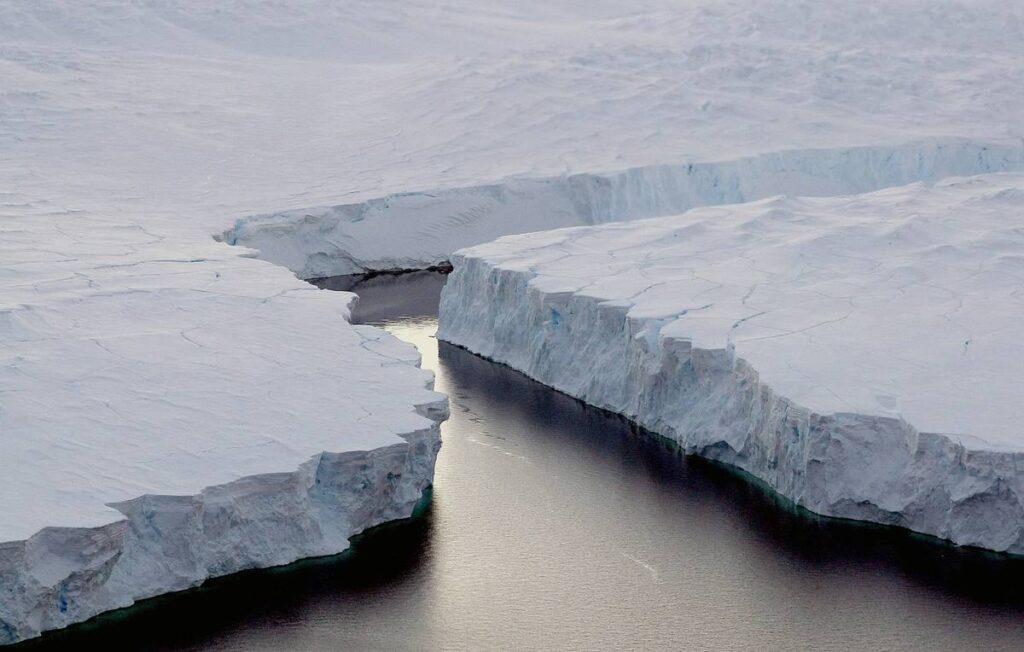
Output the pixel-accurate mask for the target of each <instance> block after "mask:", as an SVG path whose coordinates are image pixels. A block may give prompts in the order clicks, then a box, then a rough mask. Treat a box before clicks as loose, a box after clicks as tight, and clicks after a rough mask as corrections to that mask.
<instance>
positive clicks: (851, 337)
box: [438, 175, 1024, 553]
mask: <svg viewBox="0 0 1024 652" xmlns="http://www.w3.org/2000/svg"><path fill="white" fill-rule="evenodd" d="M1022 187H1024V177H1021V176H1019V175H989V176H985V177H975V178H965V179H954V180H949V181H946V182H942V183H939V184H937V185H936V186H934V187H927V186H924V185H921V184H914V185H911V186H906V187H901V188H894V189H890V190H885V191H880V192H876V193H872V194H866V195H856V196H850V197H840V198H829V199H808V198H802V199H793V198H783V197H777V198H769V199H765V200H762V201H759V202H753V203H750V204H744V205H735V206H721V207H717V208H705V209H695V210H692V211H690V212H687V213H684V214H682V215H679V216H673V217H666V218H655V219H650V220H643V221H638V222H631V223H620V224H611V225H602V226H596V227H579V228H569V229H561V230H556V231H550V232H544V233H534V234H527V235H520V236H507V237H505V238H501V239H499V240H497V241H495V242H493V243H490V244H486V245H481V246H477V247H473V248H470V249H465V250H463V251H461V252H458V253H457V254H455V255H454V256H453V264H454V266H455V270H454V272H453V273H452V274H451V276H450V279H449V281H448V284H447V285H446V287H445V290H444V294H443V296H442V304H441V316H440V325H439V330H438V337H439V338H441V339H443V340H445V341H448V342H451V343H454V344H457V345H459V346H463V347H466V348H468V349H469V350H471V351H473V352H475V353H478V354H480V355H483V356H486V357H488V358H491V359H494V360H497V361H499V362H502V363H505V364H508V365H510V366H511V367H513V368H515V369H518V370H520V371H522V372H524V373H526V374H527V375H529V376H531V377H533V378H535V379H537V380H539V381H540V382H542V383H545V384H547V385H550V386H551V387H554V388H555V389H558V390H560V391H563V392H566V393H567V394H570V395H572V396H575V397H577V398H580V399H582V400H584V401H586V402H587V403H590V404H592V405H595V406H597V407H601V408H604V409H608V410H612V411H615V412H618V413H620V414H622V415H625V416H627V417H629V418H630V419H633V420H634V421H636V422H637V423H639V424H640V425H642V426H644V427H646V428H648V429H650V430H651V431H653V432H656V433H658V434H661V435H663V436H665V437H667V438H669V439H671V440H673V441H675V442H676V443H678V444H679V446H680V447H681V448H682V449H683V450H684V451H686V452H687V453H693V454H698V455H701V456H704V457H707V458H709V459H713V460H717V461H720V462H724V463H726V464H729V465H732V466H735V467H738V468H739V469H742V470H743V471H745V472H747V473H750V474H751V475H753V476H754V477H756V478H758V479H759V480H761V481H763V482H764V483H765V484H767V485H768V486H769V487H771V488H772V489H774V490H775V491H777V492H779V493H781V494H783V495H784V496H786V497H788V498H790V499H791V500H792V501H793V502H795V503H796V504H798V505H800V506H803V507H805V508H807V509H809V510H811V511H814V512H817V513H820V514H825V515H829V516H836V517H842V518H850V519H858V520H864V521H872V522H876V523H882V524H888V525H896V526H900V527H904V528H909V529H911V530H914V531H917V532H922V533H925V534H929V535H934V536H936V537H941V538H944V539H949V540H950V541H953V542H955V543H957V544H961V545H971V546H979V547H983V548H988V549H991V550H997V551H1008V552H1013V553H1024V506H1022V503H1021V499H1022V497H1024V473H1022V472H1021V471H1020V468H1021V462H1022V461H1024V431H1022V430H1021V423H1024V415H1022V414H1021V401H1020V397H1021V396H1024V367H1021V364H1020V360H1022V359H1024V345H1022V343H1021V340H1020V337H1019V319H1020V315H1021V314H1024V302H1022V301H1024V299H1022V298H1024V233H1022V231H1021V228H1020V227H1019V224H1020V220H1021V216H1022V215H1024V192H1022V191H1021V188H1022Z"/></svg>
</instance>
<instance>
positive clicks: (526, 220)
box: [221, 140, 1024, 278]
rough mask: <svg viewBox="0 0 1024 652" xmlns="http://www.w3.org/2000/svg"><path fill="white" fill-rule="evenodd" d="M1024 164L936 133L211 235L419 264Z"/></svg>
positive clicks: (278, 258)
mask: <svg viewBox="0 0 1024 652" xmlns="http://www.w3.org/2000/svg"><path fill="white" fill-rule="evenodd" d="M1014 170H1024V146H1022V145H1021V144H1019V143H1016V144H998V143H979V142H971V141H964V140H943V141H930V142H919V143H907V144H905V145H897V146H875V147H854V148H848V149H847V148H840V149H834V150H797V151H781V152H774V153H771V154H764V155H759V156H752V157H747V158H742V159H737V160H732V161H717V162H704V163H688V164H685V165H657V166H646V167H638V168H632V169H629V170H624V171H621V172H614V173H607V174H590V173H581V174H573V175H565V176H559V177H550V178H541V179H511V180H506V181H503V182H501V183H494V184H489V185H483V186H471V187H467V188H455V189H450V190H438V191H432V192H407V193H400V194H396V195H389V196H387V197H381V198H378V199H372V200H369V201H366V202H359V203H355V204H343V205H340V206H332V207H327V208H309V209H300V210H292V211H283V212H280V213H271V214H267V215H256V216H252V217H247V218H243V219H240V220H238V221H237V222H236V223H235V225H234V226H233V227H232V228H231V229H228V230H227V231H225V232H224V234H223V235H222V236H221V237H222V238H223V239H224V241H226V242H228V243H229V244H238V245H244V246H247V247H252V248H253V249H256V250H258V251H259V256H260V258H262V259H264V260H269V261H271V262H273V263H277V264H278V265H283V266H285V267H288V268H289V269H291V270H293V271H295V273H296V274H298V275H299V276H300V277H301V278H318V277H325V276H336V275H341V274H358V273H362V272H365V271H379V270H403V269H421V268H425V267H430V266H434V265H438V264H440V263H442V262H445V261H447V260H448V257H449V256H450V255H451V253H452V252H453V251H455V250H456V249H460V248H462V247H467V246H472V245H475V244H481V243H484V242H489V241H491V240H493V239H495V238H497V237H499V236H502V235H509V234H515V233H528V232H530V231H543V230H545V229H553V228H558V227H565V226H581V225H587V224H600V223H604V222H613V221H626V220H634V219H640V218H645V217H655V216H659V215H674V214H676V213H680V212H682V211H685V210H687V209H690V208H694V207H698V206H714V205H718V204H733V203H739V202H746V201H752V200H757V199H763V198H764V197H768V196H771V195H778V194H787V195H805V196H830V195H842V194H853V193H861V192H868V191H871V190H878V189H880V188H886V187H890V186H900V185H904V184H907V183H911V182H913V181H925V182H934V181H936V180H939V179H943V178H945V177H951V176H957V175H971V174H982V173H987V172H1005V171H1014Z"/></svg>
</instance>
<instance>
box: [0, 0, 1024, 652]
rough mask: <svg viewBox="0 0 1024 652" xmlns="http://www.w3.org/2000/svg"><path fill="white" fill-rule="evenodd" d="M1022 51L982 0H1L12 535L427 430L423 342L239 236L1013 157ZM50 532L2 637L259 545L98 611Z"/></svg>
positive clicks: (745, 194)
mask: <svg viewBox="0 0 1024 652" xmlns="http://www.w3.org/2000/svg"><path fill="white" fill-rule="evenodd" d="M1022 59H1024V7H1022V6H1021V5H1019V4H1017V3H1006V2H1001V1H996V0H979V1H971V2H933V1H930V0H910V1H908V2H901V3H890V4H887V5H885V6H881V5H876V6H871V5H870V3H851V2H845V1H840V0H825V1H822V2H803V1H797V0H788V1H783V2H774V1H772V2H769V1H758V0H733V1H729V2H719V1H717V0H715V1H711V0H708V1H703V0H702V1H698V2H690V3H679V2H675V1H674V0H640V1H639V2H629V3H623V2H618V1H616V2H611V1H607V0H597V1H590V0H588V1H586V2H583V1H576V0H563V1H558V2H552V1H550V0H544V1H543V2H542V1H540V0H525V1H522V2H516V3H504V2H497V1H486V0H485V1H479V0H472V1H470V0H459V1H455V2H452V1H442V0H413V1H402V2H397V1H386V2H380V1H378V0H352V1H348V2H332V1H328V0H294V1H290V2H277V3H266V2H260V1H258V0H227V1H225V2H217V3H210V2H206V0H183V1H181V2H175V3H168V2H164V1H163V0H132V1H129V0H81V1H77V2H66V1H64V0H37V1H33V2H25V1H22V0H0V229H2V233H0V235H2V240H0V438H2V440H0V441H2V443H3V445H4V451H5V452H4V455H3V457H2V458H0V469H2V470H3V473H2V474H0V501H2V504H0V515H2V516H3V518H0V541H23V540H25V539H24V538H25V537H28V536H30V535H31V534H32V533H33V531H34V529H36V528H38V527H40V526H43V525H61V526H75V527H85V526H100V530H102V531H104V532H106V531H108V530H109V528H110V527H113V526H112V525H107V526H104V525H102V524H103V523H111V522H112V520H114V519H118V518H120V516H119V513H118V511H117V510H114V509H111V508H108V507H106V506H104V505H105V503H107V502H110V501H118V500H126V499H128V498H131V497H132V496H135V495H141V494H146V493H168V494H171V493H173V494H177V495H188V496H195V495H199V492H200V491H201V490H202V489H203V488H204V487H206V486H212V485H216V484H218V483H224V482H229V481H231V480H233V479H237V478H242V477H246V476H251V475H252V474H262V473H267V472H282V473H294V472H296V469H297V468H298V466H299V465H301V464H302V463H303V460H308V459H310V456H312V455H314V454H315V453H316V452H318V451H320V450H328V451H334V452H339V451H344V450H352V449H353V448H359V447H373V446H377V447H380V446H387V445H388V444H389V443H393V442H399V441H400V438H399V436H400V435H403V434H408V433H410V432H413V431H417V432H418V430H417V429H422V428H423V427H424V424H427V423H429V422H430V420H429V419H425V418H423V417H420V416H417V415H415V414H414V413H413V410H412V407H413V405H414V404H418V403H422V402H423V401H425V400H428V398H425V397H429V396H433V395H430V394H428V393H426V391H425V390H424V389H423V386H424V383H425V382H426V381H427V379H426V376H425V375H424V374H420V373H417V372H413V371H412V370H411V368H410V366H409V365H408V364H406V362H408V361H409V359H411V357H412V352H411V350H410V349H408V348H404V347H399V346H398V345H396V344H394V343H393V342H392V341H390V340H389V339H388V338H385V337H383V336H380V335H379V334H377V333H376V332H373V331H368V330H365V329H363V330H357V329H352V328H350V327H349V326H347V325H346V324H345V322H344V320H343V313H344V306H343V304H344V298H343V297H341V296H338V295H333V296H328V295H325V294H324V293H320V292H316V291H314V290H311V289H308V288H306V287H305V286H303V285H302V284H301V283H299V282H298V281H296V280H295V279H294V278H292V277H291V276H290V275H289V274H288V273H287V272H286V271H285V270H283V269H280V268H277V269H275V268H274V267H273V266H272V265H270V264H268V263H264V262H260V261H257V260H252V259H250V258H247V257H246V256H247V255H249V253H251V252H250V251H248V250H246V249H245V248H242V247H238V248H234V249H232V248H231V247H229V245H228V243H234V244H243V245H244V244H253V245H255V246H257V247H259V248H261V249H262V250H263V253H262V256H263V257H265V258H266V259H268V260H270V261H273V262H277V263H279V264H283V265H286V266H288V267H290V268H291V269H292V270H293V271H295V272H297V273H300V274H302V275H304V276H319V275H324V274H333V273H341V272H347V271H354V270H357V269H362V268H366V267H381V268H391V267H413V266H419V265H423V264H430V263H435V262H438V261H439V259H441V258H442V257H445V256H447V255H448V254H449V252H451V251H452V250H453V249H455V248H457V247H459V246H462V245H464V244H469V243H472V242H478V241H482V240H487V239H490V238H492V237H494V236H497V235H501V234H505V233H514V232H521V231H525V230H532V229H538V228H547V227H550V226H558V225H563V224H572V223H580V222H584V223H586V222H594V221H604V220H609V219H619V218H632V217H644V216H650V215H654V214H659V213H672V212H678V211H681V210H683V209H686V208H689V207H690V206H695V205H708V204H721V203H727V202H734V201H742V200H748V199H756V198H760V197H765V196H769V195H772V194H774V193H777V192H788V193H799V194H813V195H828V194H834V193H837V192H854V191H865V190H873V189H877V188H882V187H886V186H894V185H899V184H905V183H908V182H912V181H914V180H919V179H920V180H927V181H932V180H934V179H938V178H940V177H942V176H944V175H947V174H974V173H980V172H989V171H998V170H1014V169H1020V168H1021V150H1022V141H1021V137H1022V135H1024V133H1022V131H1021V125H1022V124H1024V119H1022V118H1024V67H1022V66H1020V65H1019V63H1020V61H1021V60H1022ZM709 162H710V163H709ZM701 164H706V165H701ZM622 170H629V171H628V172H618V171H622ZM425 191H429V192H425ZM435 191H437V192H435ZM403 193H406V194H403ZM407 193H412V194H407ZM315 206H322V207H323V206H326V207H332V206H333V207H337V206H346V207H348V208H342V209H330V208H327V209H315V210H314V209H308V208H306V207H315ZM254 215H256V216H260V217H255V218H252V219H249V217H250V216H254ZM240 219H241V220H242V221H241V222H239V220H240ZM214 236H216V237H218V238H220V239H221V240H225V241H226V242H224V241H222V242H214V241H213V239H212V238H213V237H214ZM365 337H370V338H378V337H379V338H381V339H380V342H379V343H373V344H367V343H365V342H364V341H363V339H364V338H365ZM377 347H380V351H381V352H382V354H381V355H377V354H376V353H375V351H376V350H377ZM368 349H374V350H368ZM396 356H397V357H399V358H402V359H403V360H405V361H406V362H403V363H401V364H400V365H398V366H396V367H391V366H389V365H390V363H391V361H390V360H388V359H387V358H388V357H396ZM382 362H383V363H386V364H383V365H382ZM434 398H435V399H436V397H434ZM429 400H433V399H429ZM363 410H366V411H368V412H369V413H370V415H365V414H364V412H363ZM435 416H436V415H435ZM374 450H377V449H374ZM387 450H390V449H387ZM420 459H421V461H426V462H429V461H430V460H431V459H432V458H431V457H430V455H429V454H427V455H425V456H424V457H422V458H420ZM112 464H116V467H115V466H111V465H112ZM418 473H420V475H421V476H423V477H425V476H426V475H427V471H426V470H425V469H421V471H420V472H418ZM409 482H410V486H411V485H414V484H416V482H418V480H416V481H413V480H412V479H410V480H409ZM402 504H403V505H406V504H405V503H402ZM406 506H407V505H406ZM382 509H383V508H382ZM385 511H386V510H385ZM375 513H376V512H375ZM380 513H383V512H380ZM306 515H307V516H308V515H309V513H308V512H306ZM372 520H373V518H369V517H367V518H365V519H361V521H360V522H371V521H372ZM115 529H116V528H115ZM129 531H130V528H129ZM48 532H50V534H51V535H52V534H54V532H55V531H53V530H50V531H48ZM57 532H64V531H63V530H60V531H57ZM75 532H80V531H79V530H75ZM118 536H120V535H118ZM44 539H45V540H46V541H50V542H52V541H54V539H50V538H45V537H44ZM112 540H117V541H121V540H122V539H117V538H116V537H115V539H112ZM299 540H304V539H302V538H301V537H300V538H299ZM69 541H70V539H69ZM332 541H334V539H332ZM47 545H48V546H49V543H48V544H47ZM62 545H63V547H61V545H57V546H56V547H53V546H50V547H49V548H47V549H48V550H56V551H57V552H58V553H60V552H61V551H63V552H62V553H61V554H63V553H67V552H68V551H70V550H72V549H73V548H74V546H73V545H72V544H70V543H68V544H62ZM76 545H77V544H76ZM82 545H83V546H85V545H86V544H84V543H83V544H82ZM118 545H120V544H118ZM332 545H333V543H332ZM339 545H340V544H339ZM325 547H330V546H321V545H320V544H318V543H315V542H313V543H309V545H306V544H302V546H300V547H299V548H298V549H296V550H294V551H293V552H294V553H295V555H296V556H298V555H301V554H307V553H310V552H311V551H312V550H314V549H316V550H320V549H322V548H325ZM201 548H202V546H199V547H198V548H196V550H200V549H201ZM30 549H31V550H35V551H36V552H33V553H32V554H31V555H30V557H31V559H28V558H22V557H19V556H18V555H22V554H29V553H27V552H24V551H27V550H30ZM41 549H42V548H41V547H40V546H35V547H32V546H29V547H28V548H26V547H24V546H22V545H21V544H17V545H5V546H4V547H3V549H2V553H3V555H4V560H5V561H4V562H3V563H5V564H7V565H6V566H4V568H7V569H11V568H15V569H20V570H16V571H15V572H18V573H22V571H25V569H29V570H28V571H27V572H28V573H29V574H28V575H24V573H22V575H19V577H20V579H19V580H18V581H17V582H15V581H13V580H11V579H10V576H7V575H4V576H3V581H2V582H0V591H2V592H0V605H2V608H4V609H7V608H9V607H10V606H11V605H14V607H13V608H14V609H16V610H19V609H20V610H21V611H18V613H19V614H21V616H17V618H22V617H24V618H22V620H18V621H17V623H15V624H12V622H11V621H10V619H11V618H12V616H11V612H10V611H4V612H3V614H2V615H0V620H3V621H5V623H6V625H7V627H8V628H12V627H16V628H17V629H4V627H3V625H2V624H0V639H2V637H3V636H5V635H6V636H8V637H10V636H17V637H21V636H26V635H29V634H31V633H34V631H35V629H32V628H33V627H37V626H38V627H56V626H60V625H63V624H66V623H68V622H72V621H73V620H76V619H81V618H84V617H86V616H87V615H89V613H91V612H94V611H95V610H97V609H100V608H106V607H109V606H110V605H119V604H123V603H124V601H125V600H126V599H127V598H126V597H125V596H128V595H137V594H141V593H146V592H149V593H153V592H158V591H159V590H165V589H166V588H167V587H168V586H171V585H174V586H181V585H188V584H190V583H194V582H196V581H199V580H201V578H202V577H203V576H204V574H208V573H219V572H227V569H230V568H234V567H235V566H233V565H232V564H234V563H236V562H238V563H240V562H239V560H240V559H244V558H245V555H240V556H236V557H235V558H233V559H234V561H233V562H231V563H228V562H224V561H223V559H221V560H220V561H217V562H216V563H210V564H207V562H206V561H196V563H194V564H192V563H191V562H189V564H191V565H189V568H188V570H187V572H186V571H180V572H179V571H175V572H174V573H172V575H174V576H175V577H177V578H178V580H180V581H178V580H175V581H173V582H170V581H168V582H164V583H163V584H161V583H160V581H158V580H157V579H153V581H148V580H147V581H146V582H141V583H140V584H139V585H137V586H134V587H131V586H121V587H120V588H118V590H117V591H119V592H117V591H115V592H113V593H111V594H110V595H108V596H107V597H108V598H109V599H107V598H103V599H100V598H95V599H93V601H92V602H88V603H87V604H83V603H80V602H76V601H75V600H72V601H71V602H70V603H68V601H67V594H62V593H61V590H62V588H61V587H66V585H67V584H68V582H70V583H71V584H73V585H75V586H79V585H83V586H84V585H90V584H89V583H88V582H85V583H84V584H83V583H82V582H80V581H79V580H80V576H79V575H76V574H75V573H77V572H78V571H77V570H75V569H79V570H80V566H81V564H93V563H94V562H96V560H95V559H91V558H90V559H79V560H78V562H81V564H79V563H78V562H75V563H71V562H70V561H69V562H68V563H67V564H64V562H61V563H50V561H47V558H45V557H44V556H40V555H39V554H37V553H38V551H39V550H41ZM99 549H104V550H105V548H102V546H101V547H100V548H99ZM19 551H20V552H19ZM207 551H208V550H207ZM177 552H181V551H180V550H179V551H177ZM177 552H176V553H175V554H177ZM40 554H41V553H40ZM54 554H57V553H54ZM168 554H170V553H168ZM12 555H13V556H12ZM32 555H34V556H32ZM229 556H230V555H229ZM286 556H287V555H283V556H276V557H275V556H273V555H270V556H263V557H261V556H260V555H254V556H250V557H249V561H250V562H253V563H271V562H279V561H280V560H281V559H283V558H285V557H286ZM120 558H125V559H129V558H134V559H136V560H137V562H138V563H140V564H141V563H142V562H141V561H138V560H141V559H143V558H144V557H143V556H137V557H133V556H132V555H122V556H121V557H120ZM183 558H184V557H183ZM67 559H68V558H66V557H65V561H66V560H67ZM189 559H191V557H189ZM37 562H38V563H37ZM96 563H98V564H99V565H98V566H96V568H107V566H105V565H104V564H102V563H99V562H96ZM125 563H127V562H125ZM11 564H14V565H13V566H11ZM18 564H21V565H20V566H19V565H18ZM40 564H42V565H40ZM76 564H78V565H76ZM94 565H95V564H94ZM40 568H45V569H46V570H45V572H43V571H39V569H40ZM58 570H59V571H61V572H58ZM5 572H7V571H5ZM104 572H105V571H104ZM133 572H134V571H133ZM40 573H41V574H40ZM26 578H29V579H26ZM165 579H166V578H165ZM26 582H27V583H26ZM115 584H116V583H115ZM129 584H130V583H129ZM143 585H145V586H143ZM90 586H91V585H90ZM112 586H113V585H112ZM10 587H21V588H18V589H12V588H10ZM33 587H34V588H33ZM33 591H36V593H33ZM61 595H63V596H64V597H63V598H61V597H59V596H61ZM32 596H35V597H32ZM36 598H38V600H36ZM33 600H36V602H33ZM36 604H38V605H39V607H38V610H37V611H31V610H32V609H35V608H36V607H33V606H32V605H36ZM62 605H63V606H62ZM26 610H27V611H26ZM27 614H28V615H27ZM31 614H35V615H31ZM40 614H43V615H40ZM30 615H31V617H30ZM33 619H35V620H33ZM24 623H28V625H25V626H24V627H23V626H22V625H23V624H24ZM25 627H27V629H26V628H25ZM12 631H13V632H14V633H13V634H11V633H10V632H12Z"/></svg>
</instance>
